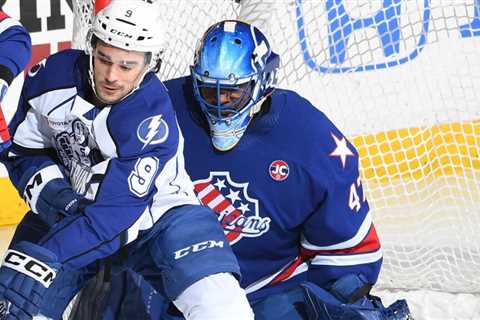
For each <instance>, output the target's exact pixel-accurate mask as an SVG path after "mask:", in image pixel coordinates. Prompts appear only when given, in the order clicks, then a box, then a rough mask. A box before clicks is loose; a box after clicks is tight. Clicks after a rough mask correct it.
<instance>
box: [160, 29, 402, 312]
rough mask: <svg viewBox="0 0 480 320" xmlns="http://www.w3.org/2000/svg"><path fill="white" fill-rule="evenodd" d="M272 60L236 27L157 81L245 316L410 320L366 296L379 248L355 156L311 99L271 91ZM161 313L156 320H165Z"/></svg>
mask: <svg viewBox="0 0 480 320" xmlns="http://www.w3.org/2000/svg"><path fill="white" fill-rule="evenodd" d="M278 67H279V56H278V55H277V54H275V53H274V52H273V51H272V49H271V47H270V44H269V41H268V40H267V38H266V37H265V36H264V34H263V33H262V32H261V31H260V30H259V29H257V28H256V27H254V26H252V25H249V24H247V23H244V22H240V21H232V20H230V21H222V22H219V23H216V24H214V25H213V26H211V27H210V28H209V29H208V30H207V32H206V33H205V34H204V35H203V37H202V39H201V41H200V44H199V45H198V46H197V50H196V53H195V58H194V64H193V65H192V66H191V75H190V76H188V77H182V78H178V79H174V80H171V81H167V82H166V86H167V88H168V91H169V94H170V96H171V98H172V102H173V105H174V108H175V111H176V113H177V117H178V121H179V124H180V128H181V130H182V132H183V134H184V137H185V142H186V143H185V150H184V154H185V160H186V168H187V172H188V173H189V174H190V176H191V177H192V180H193V181H194V184H195V192H196V194H197V196H198V198H199V199H200V200H201V202H202V203H204V204H205V205H207V206H209V207H210V208H212V209H213V210H214V211H215V212H217V214H218V219H219V221H220V224H221V225H222V227H223V229H224V232H225V234H226V236H227V238H228V239H229V241H230V243H231V245H232V247H233V250H234V252H235V254H236V256H237V258H238V260H239V263H240V267H241V271H242V280H241V285H242V287H243V288H245V290H246V292H247V294H248V299H249V301H250V303H251V305H252V308H253V310H254V313H255V319H257V320H259V319H272V320H273V319H275V320H280V319H282V320H283V319H285V320H295V319H352V320H353V319H362V320H366V319H397V320H398V319H408V318H409V311H408V307H407V305H406V302H405V301H403V300H400V301H398V302H396V303H394V304H393V305H392V306H390V307H389V308H384V307H383V305H382V303H381V301H380V300H379V299H378V298H376V297H373V296H371V295H370V294H369V292H370V289H371V288H372V286H373V285H374V284H375V282H376V281H377V277H378V275H379V271H380V267H381V263H382V251H381V246H380V241H379V239H378V237H377V233H376V231H375V227H374V224H373V222H372V217H371V214H370V212H369V206H368V202H367V200H366V198H365V194H364V192H363V189H362V183H361V180H360V176H359V169H358V153H357V151H356V149H355V147H354V146H353V145H352V144H351V143H350V142H349V141H348V140H347V139H346V137H345V136H344V135H343V134H342V132H340V131H339V130H338V129H337V128H336V127H335V125H334V124H332V122H331V121H330V120H329V119H328V118H327V117H326V116H325V114H323V113H322V112H321V111H319V110H318V109H317V108H315V107H314V106H313V105H312V104H310V102H309V101H307V100H306V99H304V98H302V97H301V96H299V95H298V94H297V93H295V92H293V91H289V90H281V89H276V88H275V82H276V72H277V70H278ZM168 317H169V316H168V315H167V316H165V317H164V318H165V319H166V318H168Z"/></svg>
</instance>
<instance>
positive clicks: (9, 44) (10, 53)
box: [0, 10, 32, 153]
mask: <svg viewBox="0 0 480 320" xmlns="http://www.w3.org/2000/svg"><path fill="white" fill-rule="evenodd" d="M31 55H32V42H31V39H30V35H29V34H28V31H27V30H26V29H25V28H24V27H23V26H22V25H21V24H20V22H18V21H17V20H15V19H12V18H10V17H9V16H8V15H7V14H5V13H4V12H3V11H2V10H0V104H1V103H2V101H3V98H4V97H5V94H6V93H7V90H8V87H9V86H10V84H11V83H12V81H13V79H14V78H15V77H16V76H17V75H18V74H20V72H22V71H23V69H24V68H25V67H26V65H27V63H28V61H29V60H30V57H31ZM10 144H11V142H10V133H9V132H8V127H7V123H6V121H5V117H4V115H3V110H2V108H1V107H0V153H1V152H2V151H3V150H5V149H6V148H8V147H9V146H10Z"/></svg>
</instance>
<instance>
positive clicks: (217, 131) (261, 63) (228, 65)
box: [190, 20, 280, 151]
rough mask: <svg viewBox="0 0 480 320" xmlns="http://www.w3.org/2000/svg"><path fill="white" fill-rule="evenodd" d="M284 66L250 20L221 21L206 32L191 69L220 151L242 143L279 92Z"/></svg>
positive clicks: (197, 95) (216, 145) (196, 92)
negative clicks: (279, 76)
mask: <svg viewBox="0 0 480 320" xmlns="http://www.w3.org/2000/svg"><path fill="white" fill-rule="evenodd" d="M279 64H280V59H279V57H278V55H277V54H275V53H274V52H273V51H272V49H271V47H270V44H269V42H268V40H267V39H266V38H265V36H264V35H263V33H262V32H260V30H259V29H257V28H256V27H254V26H252V25H249V24H247V23H244V22H241V21H236V20H226V21H221V22H219V23H216V24H214V25H213V26H211V27H210V28H209V29H208V30H207V32H206V33H205V34H204V35H203V37H202V39H201V41H200V42H199V44H198V46H197V49H196V52H195V60H194V64H193V66H191V68H190V71H191V75H192V80H193V86H194V92H195V98H196V99H197V101H198V102H199V104H200V107H201V108H202V112H203V113H204V114H205V116H206V118H207V120H208V124H209V126H210V135H211V138H212V142H213V145H214V147H215V148H216V149H218V150H221V151H227V150H230V149H232V148H233V147H234V146H235V145H236V144H237V143H238V142H239V141H240V138H241V137H242V136H243V134H244V132H245V130H246V129H247V126H248V125H249V123H250V121H251V120H252V118H253V116H254V115H255V114H256V113H258V112H259V111H260V107H261V105H262V103H263V101H264V99H265V98H266V97H267V96H268V95H269V94H271V93H272V92H273V89H274V85H275V84H276V71H277V70H278V66H279Z"/></svg>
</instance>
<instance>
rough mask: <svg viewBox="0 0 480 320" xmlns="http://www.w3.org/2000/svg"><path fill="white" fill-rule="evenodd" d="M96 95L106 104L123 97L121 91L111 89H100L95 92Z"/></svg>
mask: <svg viewBox="0 0 480 320" xmlns="http://www.w3.org/2000/svg"><path fill="white" fill-rule="evenodd" d="M97 94H98V97H99V98H100V99H101V100H102V101H103V102H105V103H108V104H113V103H115V102H118V101H119V100H121V99H122V98H123V96H124V95H123V93H122V92H121V91H119V90H118V91H112V90H108V91H105V90H100V91H99V92H97Z"/></svg>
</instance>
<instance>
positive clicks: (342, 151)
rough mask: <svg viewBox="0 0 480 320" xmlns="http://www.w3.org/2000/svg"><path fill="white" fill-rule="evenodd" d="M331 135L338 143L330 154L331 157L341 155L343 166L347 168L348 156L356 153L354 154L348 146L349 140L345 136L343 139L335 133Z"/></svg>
mask: <svg viewBox="0 0 480 320" xmlns="http://www.w3.org/2000/svg"><path fill="white" fill-rule="evenodd" d="M331 135H332V138H333V141H335V144H336V145H337V147H336V148H335V150H333V151H332V152H331V153H330V156H331V157H339V158H340V160H341V161H342V168H343V169H345V165H346V162H347V157H349V156H354V154H353V152H352V150H350V148H348V146H347V140H346V139H345V137H342V139H339V138H337V136H335V135H334V134H333V133H332V134H331Z"/></svg>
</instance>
